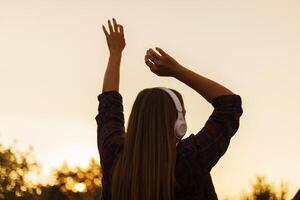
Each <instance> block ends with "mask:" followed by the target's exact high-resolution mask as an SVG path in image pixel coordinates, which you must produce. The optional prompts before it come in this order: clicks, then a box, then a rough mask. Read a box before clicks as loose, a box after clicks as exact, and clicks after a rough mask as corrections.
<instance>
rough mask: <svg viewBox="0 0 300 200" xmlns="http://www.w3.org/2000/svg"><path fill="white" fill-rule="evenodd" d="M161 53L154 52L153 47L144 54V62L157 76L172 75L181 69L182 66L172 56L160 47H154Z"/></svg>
mask: <svg viewBox="0 0 300 200" xmlns="http://www.w3.org/2000/svg"><path fill="white" fill-rule="evenodd" d="M155 49H156V50H157V51H158V52H159V53H160V54H161V55H159V54H158V53H156V52H155V51H154V50H153V49H151V48H150V49H148V50H147V53H146V55H145V63H146V65H148V67H149V68H150V70H151V71H152V72H153V73H155V74H156V75H158V76H173V77H175V76H176V75H177V74H178V73H180V72H181V71H182V70H183V68H184V67H183V66H182V65H180V64H179V63H178V62H177V61H176V60H175V59H174V58H172V57H171V56H170V55H169V54H167V53H166V52H165V51H163V50H162V49H161V48H159V47H156V48H155Z"/></svg>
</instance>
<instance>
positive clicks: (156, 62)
mask: <svg viewBox="0 0 300 200" xmlns="http://www.w3.org/2000/svg"><path fill="white" fill-rule="evenodd" d="M156 50H157V51H158V52H159V53H160V54H161V55H159V54H158V53H156V52H155V51H154V50H153V49H149V50H148V51H147V54H146V56H145V62H146V64H147V65H148V66H149V67H150V70H151V71H152V72H153V73H155V74H157V75H158V76H172V77H174V78H176V79H178V80H179V81H181V82H183V83H185V84H186V85H188V86H190V87H191V88H192V89H194V90H196V91H197V92H198V93H199V94H200V95H201V96H203V97H204V98H205V99H206V100H207V101H208V102H211V100H212V99H214V98H216V97H218V96H222V95H228V94H234V93H233V92H231V91H230V90H229V89H227V88H225V87H224V86H222V85H220V84H219V83H217V82H215V81H212V80H210V79H208V78H205V77H204V76H201V75H199V74H197V73H195V72H193V71H191V70H189V69H187V68H185V67H184V66H182V65H181V64H179V63H178V62H177V61H176V60H175V59H174V58H172V57H171V56H170V55H169V54H167V53H166V52H165V51H163V50H162V49H161V48H158V47H156Z"/></svg>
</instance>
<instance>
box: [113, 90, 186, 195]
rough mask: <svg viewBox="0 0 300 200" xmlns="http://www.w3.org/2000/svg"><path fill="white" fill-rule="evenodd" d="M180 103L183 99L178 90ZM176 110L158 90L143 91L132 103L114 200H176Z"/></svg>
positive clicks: (115, 176) (117, 165) (115, 170)
mask: <svg viewBox="0 0 300 200" xmlns="http://www.w3.org/2000/svg"><path fill="white" fill-rule="evenodd" d="M172 91H173V92H174V93H175V94H176V95H177V96H178V98H179V100H180V101H181V104H182V105H183V99H182V96H181V95H180V93H178V92H177V91H176V90H173V89H172ZM176 119H177V110H176V108H175V105H174V103H173V100H172V99H171V97H170V96H169V94H167V93H166V92H165V91H163V90H161V89H158V88H147V89H144V90H142V91H141V92H140V93H139V94H138V95H137V97H136V100H135V102H134V104H133V107H132V110H131V113H130V116H129V121H128V125H127V131H126V134H125V143H124V148H123V150H122V151H121V152H120V154H119V157H118V159H117V160H116V163H115V166H114V168H113V177H112V200H173V199H174V188H175V181H176V180H175V164H176V137H175V135H174V123H175V120H176Z"/></svg>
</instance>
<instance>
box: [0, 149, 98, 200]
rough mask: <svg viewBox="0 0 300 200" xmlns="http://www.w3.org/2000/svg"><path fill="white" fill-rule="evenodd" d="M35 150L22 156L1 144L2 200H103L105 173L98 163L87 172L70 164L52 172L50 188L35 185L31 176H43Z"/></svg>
mask: <svg viewBox="0 0 300 200" xmlns="http://www.w3.org/2000/svg"><path fill="white" fill-rule="evenodd" d="M39 170H40V166H39V165H38V163H37V162H36V161H35V160H34V159H33V156H32V149H29V150H28V152H25V153H22V152H19V151H15V150H14V149H13V148H12V147H8V148H4V147H3V145H1V144H0V199H9V200H21V199H22V200H49V199H51V200H94V199H97V200H99V199H100V197H101V189H102V187H101V177H102V175H101V170H100V166H99V164H98V162H97V161H96V160H94V159H91V160H90V163H89V166H88V167H87V168H86V169H83V168H80V167H75V168H70V167H68V165H67V163H64V165H63V166H62V167H61V168H59V169H55V170H54V171H53V172H52V177H51V180H49V183H48V184H46V185H42V184H33V183H31V182H30V181H29V180H27V176H28V175H29V174H30V173H33V172H39Z"/></svg>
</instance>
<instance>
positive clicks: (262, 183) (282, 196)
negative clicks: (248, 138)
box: [241, 176, 288, 200]
mask: <svg viewBox="0 0 300 200" xmlns="http://www.w3.org/2000/svg"><path fill="white" fill-rule="evenodd" d="M287 194H288V190H287V186H286V185H285V184H284V183H281V184H280V187H279V189H276V187H275V186H274V184H271V183H267V182H266V178H265V177H264V176H257V177H256V181H255V182H254V184H253V185H252V192H251V193H250V194H245V195H243V196H242V197H241V199H242V200H287Z"/></svg>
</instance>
